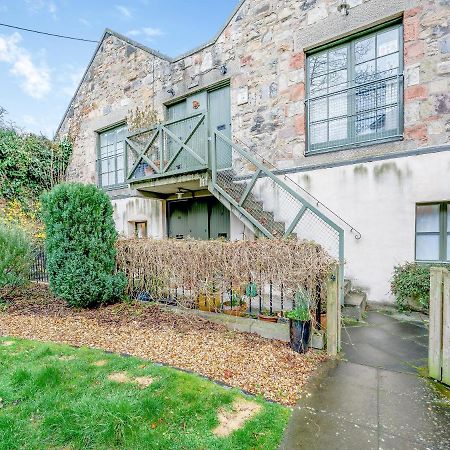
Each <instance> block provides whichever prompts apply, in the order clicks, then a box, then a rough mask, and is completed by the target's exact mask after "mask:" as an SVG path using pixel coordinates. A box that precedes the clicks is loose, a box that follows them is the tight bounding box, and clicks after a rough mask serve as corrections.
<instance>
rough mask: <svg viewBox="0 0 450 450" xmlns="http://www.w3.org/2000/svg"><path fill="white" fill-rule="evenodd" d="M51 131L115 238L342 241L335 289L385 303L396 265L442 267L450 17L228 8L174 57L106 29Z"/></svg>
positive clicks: (404, 4) (325, 6) (273, 4)
mask: <svg viewBox="0 0 450 450" xmlns="http://www.w3.org/2000/svg"><path fill="white" fill-rule="evenodd" d="M136 108H139V110H140V111H147V112H148V111H150V112H151V114H150V115H149V116H152V117H153V119H154V118H155V117H154V116H155V114H156V115H157V117H158V118H157V121H156V122H157V123H155V124H154V125H152V124H149V123H148V124H146V125H147V129H146V130H145V129H142V130H137V131H130V130H128V128H127V118H129V117H130V111H136ZM128 122H130V121H129V120H128ZM154 122H155V121H154ZM128 126H129V123H128ZM149 128H150V130H148V129H149ZM58 133H59V135H61V136H62V135H67V134H69V135H70V136H71V137H72V139H73V140H74V153H73V158H72V161H71V163H70V167H69V173H68V176H69V179H70V180H72V181H82V182H86V183H95V184H98V185H100V186H102V187H103V188H104V189H105V190H106V191H107V192H108V194H109V195H110V196H111V199H112V200H113V204H114V210H115V220H116V224H117V228H118V230H119V232H120V233H122V234H124V235H128V236H130V235H138V236H149V237H150V236H151V237H155V238H163V237H167V236H171V237H179V238H181V237H185V236H192V237H195V238H206V239H207V238H217V237H226V238H231V239H241V238H243V237H247V238H249V237H252V236H253V235H258V234H267V235H280V234H289V233H294V234H295V235H296V236H298V237H300V238H307V239H314V240H317V241H318V242H320V243H322V242H321V241H324V245H326V246H327V245H328V247H331V246H333V245H335V244H336V242H335V241H336V239H337V240H339V239H338V238H336V230H337V229H342V230H343V231H342V235H343V239H341V241H340V242H341V245H342V243H344V244H343V248H342V250H343V251H344V255H345V261H346V265H345V271H346V277H347V278H349V279H351V280H352V282H353V284H354V285H355V286H358V287H359V288H361V289H363V290H364V291H365V292H366V293H367V295H368V299H369V300H370V301H372V302H389V301H392V297H391V295H390V293H389V288H390V286H389V281H390V277H391V274H392V271H393V268H394V266H395V265H396V264H399V263H402V262H405V261H414V260H417V261H449V260H450V153H449V150H450V145H449V136H450V2H449V1H448V0H416V1H414V0H390V1H389V2H386V1H384V0H346V1H340V0H243V1H241V2H240V3H239V5H238V6H237V8H236V9H235V11H234V12H233V13H232V15H231V17H230V18H229V19H228V20H227V21H226V23H225V25H224V26H223V28H222V29H221V30H220V31H219V33H218V34H217V35H216V36H215V37H214V38H213V39H212V40H211V41H209V42H208V43H206V44H204V45H202V46H201V47H199V48H197V49H195V50H192V51H191V52H188V53H186V54H184V55H181V56H177V57H175V58H173V57H168V56H165V55H163V54H160V53H158V52H156V51H154V50H152V49H150V48H147V47H146V46H144V45H141V44H139V43H137V42H135V41H133V40H131V39H128V38H127V37H125V36H121V35H119V34H118V33H115V32H113V31H111V30H106V31H105V33H104V35H103V37H102V39H101V42H100V44H99V45H98V47H97V49H96V51H95V53H94V56H93V58H92V60H91V62H90V64H89V66H88V68H87V70H86V73H85V75H84V77H83V80H82V82H81V84H80V86H79V87H78V89H77V91H76V93H75V95H74V97H73V99H72V101H71V102H70V105H69V107H68V109H67V112H66V114H65V116H64V118H63V120H62V122H61V125H60V127H59V131H58ZM302 201H303V202H302ZM304 205H306V206H308V208H306V209H305V208H303V209H302V207H303V206H304ZM309 206H310V208H309ZM308 214H309V216H308ZM330 224H331V225H332V226H331V227H330ZM335 225H336V226H335ZM337 234H339V233H337ZM325 241H328V242H325ZM330 241H333V242H331V243H330Z"/></svg>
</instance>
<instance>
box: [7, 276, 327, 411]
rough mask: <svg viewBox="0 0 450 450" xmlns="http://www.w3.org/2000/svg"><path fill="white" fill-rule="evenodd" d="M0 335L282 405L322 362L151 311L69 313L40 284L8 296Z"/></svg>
mask: <svg viewBox="0 0 450 450" xmlns="http://www.w3.org/2000/svg"><path fill="white" fill-rule="evenodd" d="M0 334H1V335H3V336H15V337H22V338H26V339H34V340H38V341H52V342H60V343H66V344H70V345H75V346H87V347H92V348H99V349H103V350H108V351H112V352H117V353H127V354H130V355H134V356H137V357H140V358H145V359H150V360H152V361H154V362H159V363H164V364H168V365H171V366H173V367H177V368H180V369H184V370H190V371H193V372H197V373H199V374H201V375H204V376H206V377H209V378H211V379H213V380H216V381H221V382H224V383H226V384H227V385H231V386H234V387H237V388H240V389H243V390H244V391H247V392H251V393H253V394H261V395H263V396H264V397H265V398H267V399H270V400H273V401H277V402H280V403H283V404H285V405H294V404H295V403H296V401H297V399H298V397H299V394H300V391H301V388H302V386H304V384H305V382H306V381H307V380H308V378H309V377H310V376H311V374H312V372H313V371H314V370H315V369H316V367H317V366H318V365H319V364H320V363H321V362H322V361H324V360H325V359H326V356H325V355H324V354H322V353H319V352H313V351H310V352H308V353H307V354H305V355H300V354H297V353H295V352H293V351H292V350H291V349H290V348H289V346H288V345H287V344H286V343H283V342H279V341H273V340H269V339H265V338H262V337H260V336H257V335H255V334H248V333H239V332H234V331H230V330H228V329H227V328H225V327H224V326H222V325H219V324H216V323H212V322H209V321H207V320H205V319H202V318H199V317H195V316H192V315H190V314H182V313H181V314H180V313H176V312H173V311H170V310H166V309H163V308H161V307H159V306H155V305H143V304H137V303H134V304H129V303H121V304H117V305H111V306H106V307H102V308H98V309H91V310H79V309H73V308H68V307H67V306H66V304H65V303H64V302H62V301H60V300H58V299H55V298H54V297H53V296H52V295H51V294H50V292H49V291H48V289H47V288H46V287H45V286H41V285H33V286H31V287H30V288H28V289H25V290H23V291H21V292H16V293H15V296H14V298H12V299H10V304H9V306H8V307H7V308H4V310H3V311H1V312H0Z"/></svg>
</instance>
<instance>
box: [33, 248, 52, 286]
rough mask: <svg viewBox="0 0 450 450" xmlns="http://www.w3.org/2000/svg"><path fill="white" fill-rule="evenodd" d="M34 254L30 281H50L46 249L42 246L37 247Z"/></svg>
mask: <svg viewBox="0 0 450 450" xmlns="http://www.w3.org/2000/svg"><path fill="white" fill-rule="evenodd" d="M32 255H33V257H32V261H31V267H30V281H37V282H41V283H48V272H47V265H46V257H45V251H44V249H43V248H42V247H39V248H35V249H34V250H33V253H32Z"/></svg>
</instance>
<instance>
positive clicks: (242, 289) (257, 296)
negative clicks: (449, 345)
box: [30, 247, 325, 329]
mask: <svg viewBox="0 0 450 450" xmlns="http://www.w3.org/2000/svg"><path fill="white" fill-rule="evenodd" d="M128 275H129V274H128ZM156 279H157V277H154V276H153V275H151V274H147V273H140V274H139V276H137V277H135V279H134V282H132V283H130V284H131V285H132V286H133V287H132V289H129V290H128V293H129V295H130V296H131V297H132V298H134V299H137V300H139V301H144V302H157V303H161V304H165V305H170V306H182V307H185V308H190V309H200V310H202V311H207V312H216V313H224V314H228V315H232V316H263V317H265V318H266V319H267V320H270V321H273V322H277V321H278V320H283V317H284V315H285V313H286V312H288V311H291V310H292V309H293V308H295V293H294V292H292V290H290V289H285V288H284V286H283V285H280V286H277V285H275V284H273V283H268V284H264V283H257V282H255V281H252V280H249V282H248V283H247V285H246V286H233V284H231V283H230V285H229V288H228V289H226V291H224V292H214V290H213V291H212V292H210V293H207V294H200V295H195V294H194V293H193V292H192V291H191V290H190V289H188V288H186V287H179V286H162V285H160V284H159V283H157V282H154V283H152V282H151V281H150V282H149V280H156ZM30 280H31V281H35V282H48V281H49V277H48V272H47V267H46V256H45V250H44V248H42V247H40V248H35V249H34V250H33V259H32V263H31V267H30ZM149 285H150V286H153V287H152V289H148V286H149ZM143 286H146V287H147V289H143ZM311 309H312V310H313V311H314V320H315V322H316V328H318V329H320V327H321V325H320V324H321V314H322V313H324V310H325V308H324V299H323V298H322V295H321V285H320V283H319V282H318V283H317V290H316V292H315V300H314V304H313V305H311Z"/></svg>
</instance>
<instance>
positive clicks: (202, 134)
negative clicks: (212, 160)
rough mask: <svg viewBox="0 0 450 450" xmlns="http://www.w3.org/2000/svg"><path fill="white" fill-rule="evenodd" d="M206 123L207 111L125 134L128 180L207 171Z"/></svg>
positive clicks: (134, 180)
mask: <svg viewBox="0 0 450 450" xmlns="http://www.w3.org/2000/svg"><path fill="white" fill-rule="evenodd" d="M207 123H208V120H207V115H206V113H205V112H199V113H196V114H193V115H190V116H187V117H183V118H180V119H176V120H171V121H168V122H164V123H162V124H159V125H155V126H154V127H152V128H150V129H146V130H142V131H138V132H136V133H133V134H131V135H129V136H127V138H126V139H125V142H126V163H127V167H128V168H129V170H127V174H128V176H127V179H128V181H129V182H136V181H142V180H149V179H154V178H161V177H165V176H170V175H179V174H183V173H189V172H194V171H197V170H206V169H207V168H208V126H207Z"/></svg>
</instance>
